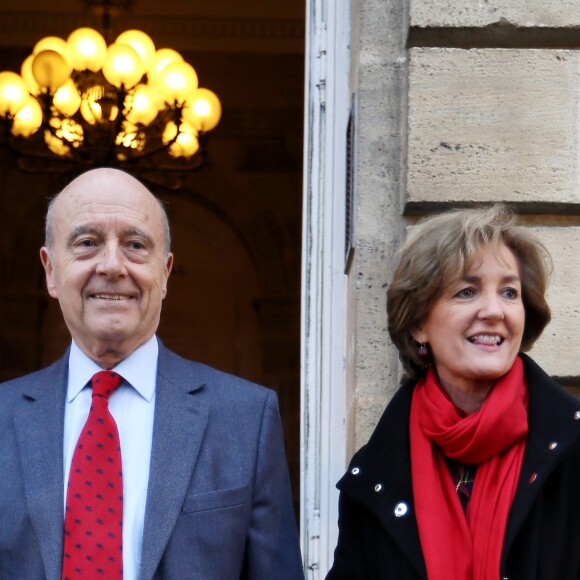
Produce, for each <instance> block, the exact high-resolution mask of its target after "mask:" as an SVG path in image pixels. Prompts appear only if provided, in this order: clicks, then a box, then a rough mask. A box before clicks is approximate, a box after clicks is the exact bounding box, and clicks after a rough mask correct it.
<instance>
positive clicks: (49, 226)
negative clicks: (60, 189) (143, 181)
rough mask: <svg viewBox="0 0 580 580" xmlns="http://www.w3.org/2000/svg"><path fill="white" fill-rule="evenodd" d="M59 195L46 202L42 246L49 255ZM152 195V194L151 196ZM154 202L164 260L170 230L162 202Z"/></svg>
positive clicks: (167, 253)
mask: <svg viewBox="0 0 580 580" xmlns="http://www.w3.org/2000/svg"><path fill="white" fill-rule="evenodd" d="M59 195H60V194H58V195H56V196H55V197H53V198H52V199H51V200H50V201H49V202H48V209H47V210H46V218H45V222H44V245H45V246H46V247H47V249H48V251H49V252H50V254H52V251H53V248H54V235H53V221H54V220H53V214H54V206H55V203H56V200H57V199H58V196H59ZM152 195H153V194H152ZM153 197H154V198H155V201H156V202H157V203H158V204H159V207H160V208H161V216H162V220H163V253H164V256H165V259H167V257H168V256H169V252H171V229H170V227H169V218H168V217H167V211H165V205H164V204H163V202H162V201H161V200H160V199H159V198H158V197H156V196H153Z"/></svg>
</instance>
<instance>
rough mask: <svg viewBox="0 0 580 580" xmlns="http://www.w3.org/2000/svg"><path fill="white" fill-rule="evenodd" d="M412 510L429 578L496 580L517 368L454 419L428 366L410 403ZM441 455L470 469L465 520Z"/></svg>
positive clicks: (517, 459)
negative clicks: (473, 471) (472, 478)
mask: <svg viewBox="0 0 580 580" xmlns="http://www.w3.org/2000/svg"><path fill="white" fill-rule="evenodd" d="M410 428H411V467H412V475H413V493H414V496H415V513H416V515H417V523H418V526H419V537H420V539H421V546H422V549H423V555H424V557H425V563H426V566H427V576H428V578H429V580H497V579H498V578H499V574H500V561H501V552H502V547H503V540H504V536H505V529H506V525H507V518H508V514H509V511H510V508H511V505H512V501H513V498H514V495H515V491H516V485H517V482H518V477H519V474H520V469H521V465H522V459H523V455H524V448H525V440H526V435H527V432H528V412H527V387H526V383H525V379H524V371H523V363H522V361H521V359H520V358H519V357H517V358H516V360H515V362H514V364H513V366H512V368H511V369H510V371H509V372H508V373H507V374H506V375H505V376H504V377H502V378H501V379H500V380H499V381H498V382H497V383H496V384H495V386H494V387H493V388H492V389H491V391H490V392H489V394H488V396H487V397H486V399H485V401H484V403H483V405H482V407H481V408H480V409H479V411H477V412H475V413H472V414H471V415H467V416H462V415H461V414H460V413H459V412H458V410H457V408H456V407H455V405H454V404H453V403H452V402H451V400H450V399H449V398H448V397H447V395H446V394H445V393H444V391H443V389H442V388H441V387H440V386H439V382H438V380H437V377H436V375H435V373H434V372H433V370H432V369H429V371H428V373H427V374H426V376H425V377H423V378H422V379H421V380H420V381H419V382H418V383H417V385H416V387H415V391H414V393H413V401H412V405H411V424H410ZM444 454H445V455H446V456H447V457H449V458H451V459H453V460H455V461H458V462H460V463H464V464H467V465H478V468H477V474H476V477H475V482H474V484H473V490H472V494H471V499H470V502H469V506H468V510H467V517H466V515H465V514H464V512H463V509H462V507H461V503H460V500H459V497H458V495H457V492H456V491H455V484H454V482H453V481H452V479H451V474H450V473H449V468H448V466H447V463H446V461H445V457H444Z"/></svg>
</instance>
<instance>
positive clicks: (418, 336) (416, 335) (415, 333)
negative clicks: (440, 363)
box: [411, 327, 427, 344]
mask: <svg viewBox="0 0 580 580" xmlns="http://www.w3.org/2000/svg"><path fill="white" fill-rule="evenodd" d="M411 336H412V337H413V340H414V341H415V342H418V343H419V344H424V343H426V342H427V335H426V334H425V333H424V332H423V330H422V328H421V327H419V328H414V329H413V330H411Z"/></svg>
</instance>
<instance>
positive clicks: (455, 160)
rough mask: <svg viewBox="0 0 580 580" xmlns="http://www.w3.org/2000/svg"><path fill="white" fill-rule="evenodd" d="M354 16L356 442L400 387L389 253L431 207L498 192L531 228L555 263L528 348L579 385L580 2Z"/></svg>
mask: <svg viewBox="0 0 580 580" xmlns="http://www.w3.org/2000/svg"><path fill="white" fill-rule="evenodd" d="M359 11H360V25H359V29H358V34H359V37H360V39H359V45H358V48H355V51H354V58H355V59H356V60H357V62H358V71H359V73H358V77H357V83H358V87H357V93H358V102H359V107H358V115H359V117H358V118H359V124H358V140H357V147H358V151H357V154H358V166H357V179H358V185H357V196H358V219H357V251H356V255H355V263H354V267H353V269H352V273H351V294H350V297H349V300H350V305H351V308H353V309H354V311H355V320H356V322H355V329H356V331H355V337H356V338H355V346H354V361H355V393H354V403H353V405H352V407H353V409H354V410H353V411H352V413H353V415H354V420H353V422H354V424H355V427H354V429H353V431H354V435H353V441H352V446H353V447H354V448H356V447H359V446H360V445H362V444H363V443H364V442H365V441H366V440H367V438H368V436H369V435H370V433H371V432H372V429H373V428H374V425H375V423H376V421H377V420H378V418H379V417H380V414H381V413H382V410H383V408H384V405H385V403H386V402H387V401H388V400H389V398H390V397H391V396H392V394H393V393H394V391H395V390H396V388H397V386H398V385H397V382H398V377H399V376H400V368H399V365H398V364H397V362H396V355H395V353H394V349H393V347H392V345H391V344H390V342H389V339H388V334H387V329H386V315H385V290H386V285H387V284H388V281H389V278H390V275H391V271H392V258H393V255H394V253H395V252H396V250H397V248H398V247H399V246H400V243H401V240H402V239H403V237H404V230H405V228H406V227H407V226H408V225H409V224H412V223H413V222H414V221H415V220H416V219H417V217H418V216H422V215H427V214H429V213H432V212H437V211H441V210H444V209H447V208H450V207H458V206H472V205H476V204H479V203H483V202H496V201H503V202H506V203H508V204H509V205H510V206H511V207H513V208H514V209H515V211H517V212H518V213H519V214H520V215H521V219H522V221H523V222H524V223H525V224H526V225H527V226H529V227H531V228H533V229H534V230H535V231H537V232H538V234H539V235H540V236H541V238H542V239H543V240H544V242H545V243H546V245H547V246H548V248H549V249H550V250H551V252H552V255H553V258H554V272H553V277H552V284H551V287H550V291H549V300H550V304H551V306H552V310H553V321H552V322H551V324H550V325H549V326H548V328H547V329H546V331H545V332H544V335H543V337H542V338H541V339H540V341H539V342H538V343H537V345H536V346H535V348H534V350H533V351H532V356H533V357H534V358H535V359H536V360H537V361H538V362H539V363H540V364H541V365H542V366H543V367H544V368H545V369H546V370H547V371H548V372H549V373H551V374H552V375H554V376H556V377H557V378H559V379H560V380H561V381H562V382H563V383H564V384H565V385H567V386H569V387H570V388H571V389H573V388H574V386H575V385H578V384H580V380H579V377H580V357H578V356H577V354H578V348H577V344H578V338H579V331H578V327H579V324H578V323H579V318H580V296H579V295H578V293H577V292H575V289H576V288H577V287H578V282H579V281H580V264H578V258H577V256H578V254H579V253H580V188H579V187H578V185H579V181H580V165H579V159H580V157H579V154H580V145H579V139H578V123H579V120H580V117H579V111H580V109H579V106H580V98H579V96H580V93H579V88H580V87H579V80H578V79H579V74H578V73H579V72H580V66H579V65H580V56H579V55H578V53H577V51H576V50H575V49H576V48H578V44H579V42H578V40H577V38H575V37H574V30H573V28H574V27H575V26H578V25H579V24H580V4H579V3H578V2H576V1H573V0H568V1H566V0H564V1H562V2H553V1H551V0H531V1H530V0H511V1H510V0H501V1H500V0H488V1H485V2H477V3H474V2H472V1H471V0H458V1H457V2H448V1H443V0H411V1H410V2H406V1H405V0H387V1H379V0H361V3H360V7H359ZM407 11H408V12H407Z"/></svg>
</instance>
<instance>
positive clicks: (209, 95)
mask: <svg viewBox="0 0 580 580" xmlns="http://www.w3.org/2000/svg"><path fill="white" fill-rule="evenodd" d="M221 116H222V105H221V103H220V100H219V99H218V97H217V95H216V94H215V93H214V92H213V91H210V90H209V89H197V91H195V94H194V95H193V98H192V99H191V100H190V101H188V102H187V103H186V105H185V107H184V108H183V117H184V119H185V120H186V121H187V122H188V123H189V124H190V125H192V126H193V127H194V128H195V129H196V130H197V131H203V132H206V131H211V130H212V129H213V128H215V127H216V125H217V124H218V123H219V121H220V119H221Z"/></svg>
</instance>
